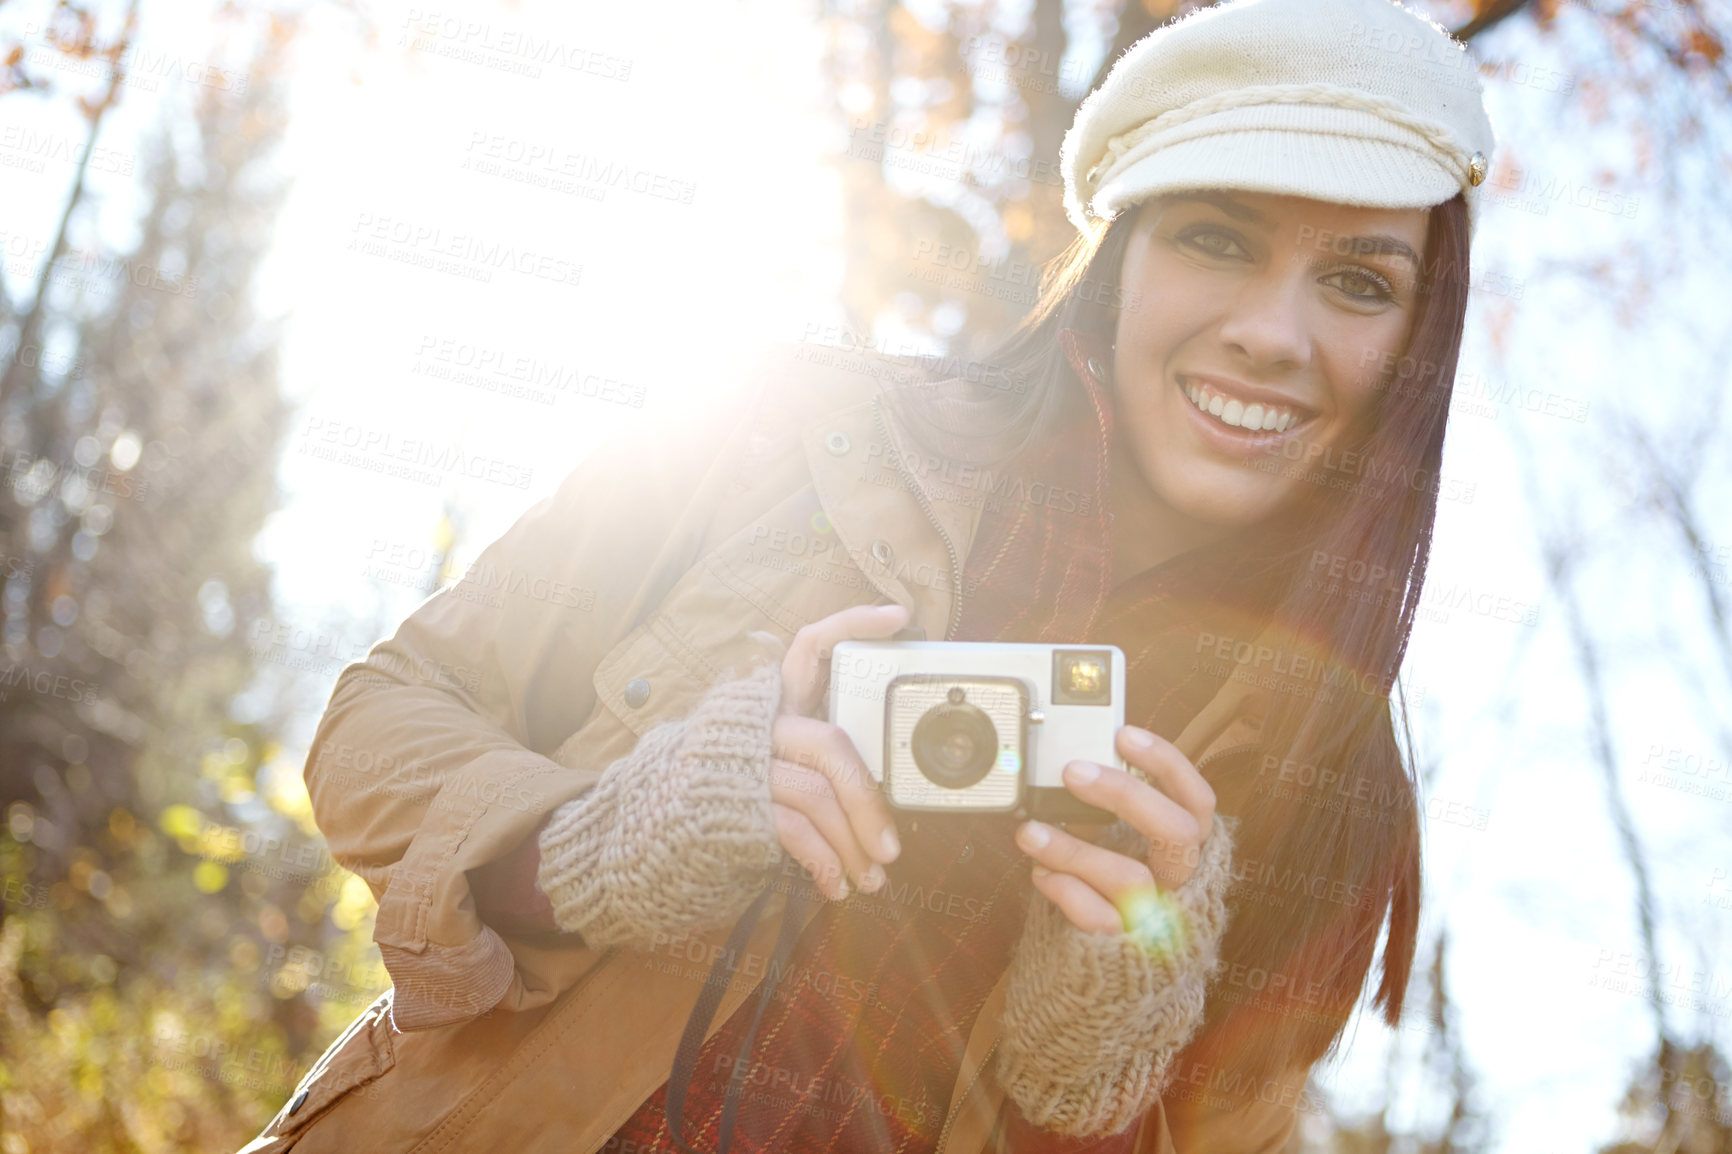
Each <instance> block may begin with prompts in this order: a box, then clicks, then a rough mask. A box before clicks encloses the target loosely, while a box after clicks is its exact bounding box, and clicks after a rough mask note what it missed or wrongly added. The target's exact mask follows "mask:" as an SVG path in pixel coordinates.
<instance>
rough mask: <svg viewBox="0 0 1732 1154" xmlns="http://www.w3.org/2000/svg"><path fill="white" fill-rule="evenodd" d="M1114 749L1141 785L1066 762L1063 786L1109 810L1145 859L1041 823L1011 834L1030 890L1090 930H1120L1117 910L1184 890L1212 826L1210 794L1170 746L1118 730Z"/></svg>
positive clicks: (1130, 728)
mask: <svg viewBox="0 0 1732 1154" xmlns="http://www.w3.org/2000/svg"><path fill="white" fill-rule="evenodd" d="M1118 749H1119V753H1120V754H1121V755H1122V756H1123V757H1124V759H1125V762H1126V764H1128V765H1133V766H1135V767H1136V768H1138V769H1140V770H1142V771H1143V773H1144V774H1145V775H1147V777H1148V779H1149V780H1148V782H1143V781H1139V780H1137V778H1135V777H1133V776H1132V775H1131V774H1129V773H1126V772H1125V771H1124V770H1122V769H1116V768H1114V767H1112V766H1107V765H1099V764H1097V763H1095V762H1092V761H1073V762H1071V763H1069V764H1068V765H1066V766H1065V768H1064V783H1065V786H1066V788H1068V789H1069V790H1070V791H1071V793H1073V794H1075V795H1076V796H1077V797H1078V798H1080V799H1081V800H1083V801H1086V802H1088V803H1089V804H1090V805H1094V806H1098V807H1099V808H1101V809H1104V810H1107V811H1109V812H1111V813H1113V814H1114V815H1116V816H1117V817H1118V818H1119V819H1120V820H1121V821H1123V822H1125V823H1126V824H1127V825H1129V826H1130V827H1131V828H1132V829H1134V830H1136V831H1137V832H1138V833H1140V834H1142V835H1143V836H1144V837H1145V838H1147V839H1148V842H1149V856H1148V858H1147V859H1146V860H1139V859H1138V858H1134V857H1127V856H1126V855H1124V854H1122V853H1117V852H1115V851H1113V850H1110V849H1106V848H1104V847H1102V846H1098V845H1094V844H1092V843H1090V842H1087V841H1084V840H1083V839H1082V838H1080V837H1077V836H1076V835H1075V834H1072V833H1067V832H1065V831H1064V830H1061V829H1058V828H1057V827H1055V826H1051V825H1047V824H1046V823H1044V822H1038V821H1030V822H1024V823H1023V824H1022V826H1021V827H1020V828H1018V830H1017V832H1016V842H1017V845H1018V846H1019V847H1020V848H1021V849H1022V851H1023V852H1024V853H1026V854H1028V855H1029V857H1031V858H1033V859H1034V861H1035V866H1034V887H1035V889H1037V890H1039V891H1040V892H1041V893H1043V894H1045V895H1046V896H1047V898H1048V899H1049V900H1050V901H1051V902H1052V903H1053V904H1054V905H1056V906H1058V908H1059V909H1061V910H1063V911H1064V914H1065V916H1066V917H1067V918H1069V919H1070V920H1071V923H1072V924H1073V925H1075V926H1076V927H1077V928H1078V929H1080V930H1083V931H1085V932H1089V933H1119V932H1121V931H1123V930H1124V928H1125V922H1124V918H1123V916H1122V915H1121V914H1120V912H1119V911H1120V910H1121V909H1125V908H1127V907H1128V906H1129V905H1130V904H1131V903H1132V902H1133V900H1134V899H1135V898H1136V897H1137V895H1139V894H1147V893H1149V892H1150V891H1151V890H1153V889H1155V888H1156V887H1159V888H1160V889H1162V890H1173V889H1177V888H1178V887H1179V886H1181V885H1183V884H1184V883H1185V882H1186V881H1187V880H1188V879H1189V878H1190V876H1191V874H1192V873H1193V872H1194V871H1195V870H1196V868H1197V862H1198V860H1199V855H1200V851H1201V848H1202V845H1203V843H1204V842H1205V841H1207V840H1208V838H1209V833H1210V831H1211V830H1213V828H1214V822H1215V791H1214V789H1212V788H1211V787H1210V785H1209V783H1208V782H1207V781H1205V780H1203V775H1202V774H1200V773H1198V772H1197V767H1196V766H1194V765H1192V764H1191V759H1190V758H1188V757H1186V756H1185V755H1184V754H1182V753H1180V752H1179V750H1178V747H1177V746H1175V745H1173V743H1172V742H1170V741H1167V740H1165V739H1164V738H1160V737H1157V736H1155V735H1154V734H1152V733H1150V732H1149V731H1148V730H1146V729H1139V728H1137V727H1136V726H1134V725H1126V726H1123V727H1122V728H1120V730H1119V732H1118ZM1073 828H1082V827H1073ZM1086 828H1091V829H1099V828H1102V827H1098V826H1095V827H1086Z"/></svg>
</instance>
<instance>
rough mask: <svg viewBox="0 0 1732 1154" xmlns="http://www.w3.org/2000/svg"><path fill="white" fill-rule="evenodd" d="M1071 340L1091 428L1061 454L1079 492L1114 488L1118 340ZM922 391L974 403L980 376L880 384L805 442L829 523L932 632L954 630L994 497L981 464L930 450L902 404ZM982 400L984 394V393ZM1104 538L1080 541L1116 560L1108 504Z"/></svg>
mask: <svg viewBox="0 0 1732 1154" xmlns="http://www.w3.org/2000/svg"><path fill="white" fill-rule="evenodd" d="M1059 341H1060V345H1061V348H1062V349H1063V350H1064V353H1065V356H1066V359H1067V360H1068V362H1069V363H1070V366H1071V368H1072V369H1073V370H1074V372H1075V373H1076V376H1077V378H1078V380H1079V381H1080V382H1081V384H1082V389H1081V395H1080V397H1079V396H1078V395H1077V394H1076V392H1075V391H1072V390H1067V392H1066V397H1065V401H1064V404H1065V411H1066V413H1067V417H1068V419H1069V420H1070V421H1071V422H1074V424H1072V425H1069V426H1067V428H1068V429H1071V430H1072V431H1075V432H1079V433H1080V434H1081V435H1080V437H1078V438H1077V439H1076V440H1075V441H1069V442H1067V447H1069V448H1070V449H1072V450H1073V451H1068V452H1066V453H1063V454H1059V455H1057V456H1056V458H1055V461H1054V464H1055V467H1058V468H1062V469H1063V470H1065V471H1066V472H1067V473H1068V474H1069V475H1070V478H1071V480H1073V481H1074V482H1075V484H1076V486H1077V487H1078V488H1079V489H1083V490H1084V491H1094V490H1097V489H1098V491H1099V492H1100V494H1101V496H1102V498H1103V501H1102V504H1103V506H1104V504H1105V501H1104V498H1105V496H1106V489H1105V478H1106V475H1107V450H1108V445H1109V444H1110V443H1111V436H1112V399H1111V395H1110V393H1109V392H1108V389H1107V383H1106V380H1107V374H1108V373H1109V372H1110V366H1111V359H1110V358H1111V349H1110V346H1109V345H1108V343H1107V342H1106V341H1105V340H1104V339H1102V338H1099V337H1095V336H1092V335H1090V334H1086V333H1082V332H1079V331H1077V330H1075V329H1063V330H1060V333H1059ZM910 389H935V390H938V391H939V392H940V394H941V395H942V394H948V395H950V396H953V397H955V398H956V403H957V404H958V405H959V406H966V405H967V404H969V402H968V401H967V399H966V397H967V393H968V390H969V385H968V383H967V382H966V381H964V380H962V379H960V378H951V379H949V380H944V381H939V382H937V383H934V384H918V383H917V384H898V385H889V386H885V385H879V386H877V387H875V388H873V389H871V390H870V395H869V396H867V397H866V398H865V399H864V400H861V401H858V402H856V403H854V404H851V405H849V406H847V407H844V408H841V409H838V410H835V411H833V412H830V413H826V414H824V415H823V416H821V417H819V418H818V419H816V420H814V421H811V422H809V423H808V424H806V425H805V426H804V427H803V428H802V430H801V444H802V448H803V450H804V452H805V456H806V463H807V466H808V467H809V469H810V470H811V475H812V478H813V483H814V486H815V489H816V491H817V495H818V499H819V501H820V503H821V504H822V505H823V508H824V514H825V516H826V517H827V518H828V521H829V528H830V529H831V530H832V531H833V532H834V533H835V534H836V535H837V537H838V538H839V539H840V541H841V542H842V544H843V545H844V546H846V547H847V548H848V550H849V555H850V556H852V557H855V558H858V559H859V560H860V563H861V569H862V571H863V572H864V574H865V576H866V579H867V580H868V581H870V582H871V583H872V585H873V587H874V588H875V589H877V590H878V592H879V593H881V594H882V595H883V596H885V597H887V598H889V599H890V600H892V601H895V602H897V603H898V604H900V605H903V606H905V607H906V608H907V609H908V610H909V612H910V618H911V622H910V623H911V624H913V625H916V626H919V627H920V628H921V629H922V630H924V631H925V634H926V636H927V637H928V638H931V639H934V640H939V639H943V638H946V637H949V636H950V634H951V633H952V632H954V628H955V622H956V620H957V617H958V616H959V613H960V606H959V605H958V587H959V585H960V584H961V580H962V573H961V570H962V568H963V566H964V565H965V564H966V562H967V558H968V554H969V550H970V549H971V548H972V547H973V545H974V542H975V539H976V535H977V533H978V531H979V529H980V522H981V513H982V509H983V501H982V498H983V496H984V495H983V494H982V493H981V492H980V490H979V489H978V487H976V486H975V485H974V482H975V481H976V480H978V478H979V472H978V471H977V470H974V469H973V468H972V467H965V466H958V465H956V464H955V463H954V462H952V461H947V460H945V459H944V458H942V457H940V456H939V455H937V454H935V453H931V452H928V451H925V450H923V449H922V448H921V447H920V444H919V441H918V439H917V438H916V437H915V436H914V434H913V432H912V430H910V429H909V428H908V427H907V426H906V425H905V423H904V422H903V421H902V420H901V419H900V418H899V417H898V415H897V406H896V405H894V404H892V403H890V402H891V401H892V399H893V398H896V397H898V396H899V395H901V394H903V393H904V392H906V391H907V390H910ZM976 403H978V402H976ZM1096 517H1097V518H1098V521H1099V524H1098V525H1097V526H1095V528H1096V530H1097V532H1096V534H1095V538H1094V539H1093V540H1090V541H1087V542H1081V541H1079V543H1078V544H1079V547H1082V548H1087V549H1091V550H1092V549H1105V550H1106V556H1104V557H1103V558H1102V561H1103V563H1106V562H1110V536H1104V534H1105V532H1106V528H1107V526H1109V525H1110V523H1111V522H1110V517H1109V515H1108V511H1107V509H1106V508H1104V507H1102V508H1099V509H1097V511H1096Z"/></svg>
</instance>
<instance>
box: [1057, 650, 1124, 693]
mask: <svg viewBox="0 0 1732 1154" xmlns="http://www.w3.org/2000/svg"><path fill="white" fill-rule="evenodd" d="M1112 697H1113V667H1112V651H1111V650H1102V649H1054V650H1053V651H1052V703H1053V704H1054V705H1110V704H1112Z"/></svg>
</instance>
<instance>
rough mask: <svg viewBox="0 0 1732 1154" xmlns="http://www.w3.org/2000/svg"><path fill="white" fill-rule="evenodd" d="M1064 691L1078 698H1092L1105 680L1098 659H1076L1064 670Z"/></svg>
mask: <svg viewBox="0 0 1732 1154" xmlns="http://www.w3.org/2000/svg"><path fill="white" fill-rule="evenodd" d="M1064 672H1065V686H1064V687H1065V689H1067V690H1068V691H1070V692H1071V693H1074V694H1076V695H1077V696H1079V697H1093V696H1094V695H1095V694H1097V693H1099V692H1100V691H1101V685H1102V684H1103V683H1104V682H1105V681H1106V679H1107V671H1106V670H1105V669H1104V668H1102V665H1101V660H1100V658H1098V657H1085V658H1078V659H1077V660H1075V661H1072V662H1070V663H1069V664H1068V665H1067V666H1066V668H1065V671H1064Z"/></svg>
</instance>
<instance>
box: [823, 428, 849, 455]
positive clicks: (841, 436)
mask: <svg viewBox="0 0 1732 1154" xmlns="http://www.w3.org/2000/svg"><path fill="white" fill-rule="evenodd" d="M852 446H853V442H852V441H850V440H849V439H848V434H847V433H842V432H836V433H831V434H830V435H829V436H828V437H825V438H824V447H825V448H826V449H828V450H830V455H831V456H832V457H840V456H842V455H844V454H845V453H847V452H848V450H849V448H851V447H852Z"/></svg>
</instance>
